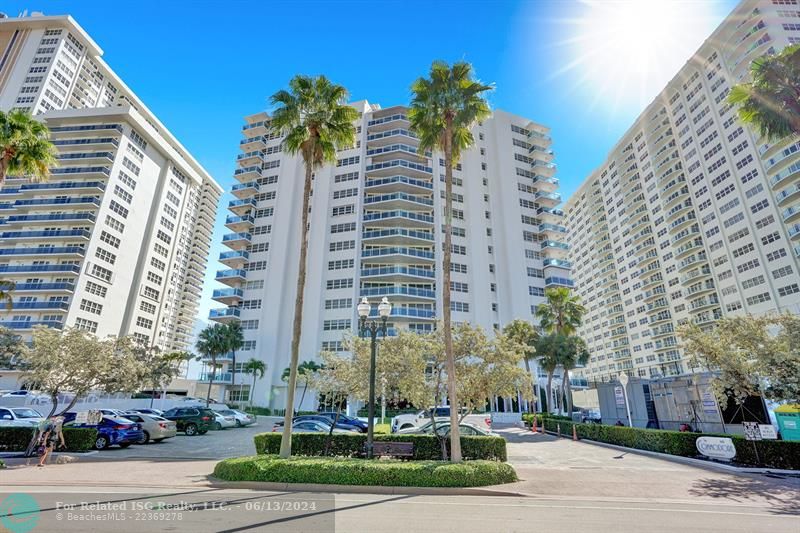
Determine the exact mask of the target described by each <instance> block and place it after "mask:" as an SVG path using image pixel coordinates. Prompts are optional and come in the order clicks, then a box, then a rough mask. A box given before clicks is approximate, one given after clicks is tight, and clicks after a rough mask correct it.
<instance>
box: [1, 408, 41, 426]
mask: <svg viewBox="0 0 800 533" xmlns="http://www.w3.org/2000/svg"><path fill="white" fill-rule="evenodd" d="M42 420H44V417H43V416H42V414H41V413H40V412H39V411H37V410H35V409H31V408H30V407H0V427H36V426H38V425H39V424H40V423H41V421H42Z"/></svg>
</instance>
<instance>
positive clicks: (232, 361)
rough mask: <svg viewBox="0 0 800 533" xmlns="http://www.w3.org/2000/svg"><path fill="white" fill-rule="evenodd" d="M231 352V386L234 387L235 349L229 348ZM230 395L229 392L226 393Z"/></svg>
mask: <svg viewBox="0 0 800 533" xmlns="http://www.w3.org/2000/svg"><path fill="white" fill-rule="evenodd" d="M231 352H233V356H232V357H231V364H232V365H233V366H232V367H231V388H232V389H233V388H235V387H236V350H231ZM228 396H229V397H230V394H229V395H228Z"/></svg>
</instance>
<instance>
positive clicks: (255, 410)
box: [244, 407, 272, 416]
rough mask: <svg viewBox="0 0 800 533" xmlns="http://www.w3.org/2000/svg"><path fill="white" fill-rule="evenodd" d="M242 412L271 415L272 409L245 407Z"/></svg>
mask: <svg viewBox="0 0 800 533" xmlns="http://www.w3.org/2000/svg"><path fill="white" fill-rule="evenodd" d="M244 412H245V413H250V414H251V415H261V416H272V409H270V408H269V407H245V408H244Z"/></svg>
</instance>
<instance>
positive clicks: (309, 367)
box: [281, 361, 322, 410]
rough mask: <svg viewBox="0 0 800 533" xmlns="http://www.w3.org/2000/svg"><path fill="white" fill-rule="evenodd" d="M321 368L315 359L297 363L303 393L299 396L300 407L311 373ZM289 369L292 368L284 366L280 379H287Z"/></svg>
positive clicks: (289, 372)
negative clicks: (301, 379)
mask: <svg viewBox="0 0 800 533" xmlns="http://www.w3.org/2000/svg"><path fill="white" fill-rule="evenodd" d="M321 369H322V367H321V366H320V365H319V364H317V363H316V362H315V361H303V362H302V363H300V364H299V365H297V375H298V376H302V378H303V394H302V395H301V396H300V402H299V405H300V407H301V408H302V407H303V400H304V399H305V397H306V391H307V390H308V385H309V384H310V382H311V377H312V375H313V374H314V373H316V372H319V371H320V370H321ZM291 371H292V369H291V368H290V367H288V366H287V367H286V368H284V369H283V372H282V373H281V381H289V376H290V375H291ZM298 410H299V409H298Z"/></svg>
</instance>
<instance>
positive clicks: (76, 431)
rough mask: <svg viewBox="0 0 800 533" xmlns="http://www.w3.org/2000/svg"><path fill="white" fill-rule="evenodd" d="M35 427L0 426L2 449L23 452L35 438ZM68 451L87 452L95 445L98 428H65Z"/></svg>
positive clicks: (0, 447)
mask: <svg viewBox="0 0 800 533" xmlns="http://www.w3.org/2000/svg"><path fill="white" fill-rule="evenodd" d="M33 431H34V428H21V427H0V451H4V452H22V451H25V450H26V449H27V447H28V443H29V442H30V441H31V438H33ZM63 431H64V443H65V444H66V445H67V451H70V452H85V451H87V450H91V449H92V446H94V441H95V438H96V437H97V430H96V429H92V428H64V430H63Z"/></svg>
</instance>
